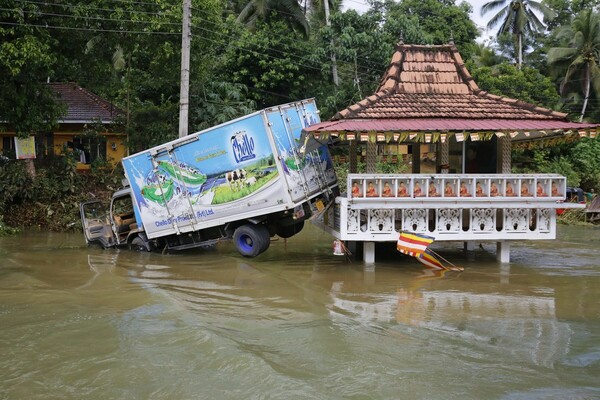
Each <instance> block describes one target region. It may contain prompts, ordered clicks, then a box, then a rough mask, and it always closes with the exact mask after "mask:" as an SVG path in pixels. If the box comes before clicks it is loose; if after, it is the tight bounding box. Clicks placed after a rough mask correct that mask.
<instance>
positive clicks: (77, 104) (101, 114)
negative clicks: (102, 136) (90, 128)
mask: <svg viewBox="0 0 600 400" xmlns="http://www.w3.org/2000/svg"><path fill="white" fill-rule="evenodd" d="M48 86H50V88H52V90H53V91H54V92H55V93H56V96H57V99H58V100H59V101H61V102H63V103H65V104H66V106H67V113H66V114H65V115H64V116H63V117H62V119H60V120H59V122H61V123H90V122H94V121H97V120H98V119H100V120H101V121H102V122H103V123H111V122H113V120H114V119H115V117H116V116H118V115H119V114H122V113H123V111H122V110H120V109H118V108H117V107H115V106H114V105H113V104H112V103H110V102H108V101H106V100H104V99H103V98H101V97H99V96H97V95H95V94H94V93H92V92H90V91H88V90H86V89H84V88H82V87H81V86H78V85H77V84H75V83H48Z"/></svg>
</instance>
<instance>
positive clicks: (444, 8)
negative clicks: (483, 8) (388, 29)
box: [387, 0, 479, 58]
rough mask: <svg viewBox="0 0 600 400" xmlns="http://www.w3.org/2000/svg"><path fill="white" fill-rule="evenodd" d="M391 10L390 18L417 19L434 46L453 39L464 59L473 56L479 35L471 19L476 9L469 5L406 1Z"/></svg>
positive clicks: (431, 1)
mask: <svg viewBox="0 0 600 400" xmlns="http://www.w3.org/2000/svg"><path fill="white" fill-rule="evenodd" d="M389 7H390V8H389V12H388V14H387V18H388V19H395V18H399V17H400V16H402V15H411V16H416V17H417V18H418V21H419V25H420V26H421V29H422V30H423V31H424V32H426V33H427V35H429V37H430V38H431V40H432V43H431V44H446V43H448V42H450V40H451V39H453V40H454V43H455V44H456V46H457V47H458V48H459V50H460V51H461V53H462V55H463V57H466V58H469V57H470V54H471V51H472V47H473V46H474V45H475V39H476V38H477V36H478V34H479V32H478V31H477V26H476V25H475V23H474V22H473V21H472V20H471V19H470V17H469V13H470V12H471V11H472V9H471V6H470V5H469V4H468V3H466V2H461V3H460V4H459V5H456V4H455V1H453V0H447V1H438V0H403V1H401V2H399V3H393V4H391V5H390V6H389Z"/></svg>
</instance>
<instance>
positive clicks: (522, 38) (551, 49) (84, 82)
mask: <svg viewBox="0 0 600 400" xmlns="http://www.w3.org/2000/svg"><path fill="white" fill-rule="evenodd" d="M325 1H327V0H325ZM599 3H600V0H573V1H570V0H543V1H542V2H536V1H533V0H512V1H508V0H495V1H491V2H488V3H487V4H485V5H484V6H483V8H482V9H481V10H473V9H472V8H471V6H470V5H469V4H468V3H466V2H459V1H457V0H442V1H439V0H399V1H391V0H370V1H369V5H370V7H369V8H368V10H367V11H365V12H362V13H359V12H357V11H355V10H353V9H347V8H346V7H344V5H345V6H352V3H350V2H348V3H347V4H346V3H342V2H340V1H339V0H332V1H329V3H328V5H329V12H330V18H329V22H330V23H329V24H327V23H326V18H325V12H324V1H323V0H311V1H308V0H303V1H297V0H228V1H219V0H193V1H192V20H191V21H192V22H191V31H192V35H193V39H192V49H191V76H190V128H189V130H190V131H192V132H193V131H196V130H200V129H203V128H206V127H209V126H212V125H215V124H218V123H221V122H224V121H227V120H229V119H232V118H236V117H238V116H241V115H244V114H247V113H249V112H251V111H253V110H256V109H260V108H263V107H265V106H271V105H275V104H280V103H284V102H288V101H293V100H297V99H301V98H308V97H315V98H316V100H317V104H318V105H319V108H320V109H321V117H322V118H323V119H326V118H329V117H331V116H332V115H333V114H334V113H335V112H336V111H338V110H340V109H343V108H344V107H346V106H348V105H349V104H352V103H354V102H356V101H359V100H360V99H362V98H364V97H365V96H367V95H369V94H371V93H372V92H373V91H374V90H375V88H376V87H377V85H378V82H379V79H380V78H381V75H382V73H383V71H384V70H385V68H386V66H387V64H388V62H389V59H390V56H391V54H392V52H393V49H394V46H395V45H396V43H397V42H398V41H399V40H403V41H404V42H405V43H416V44H443V43H448V42H450V41H453V42H454V43H455V44H456V46H457V47H458V49H459V51H460V52H461V55H462V56H463V58H464V60H465V61H466V63H467V65H468V68H469V70H470V71H471V73H472V74H473V76H474V78H475V80H476V81H477V82H478V85H479V86H480V87H481V88H482V89H483V90H486V91H489V92H491V93H496V94H502V95H506V96H510V97H514V98H518V99H522V100H525V101H528V102H532V103H535V104H538V105H541V106H544V107H548V108H551V109H555V110H559V111H563V112H567V113H568V114H569V115H570V117H571V118H572V119H573V120H580V121H583V120H584V121H588V122H599V121H600V72H599V60H600V57H599V54H600V36H599V35H600V33H599V29H600V28H599V23H600V22H599V20H600V16H599V13H598V11H599V9H598V8H599ZM491 11H496V12H495V13H494V14H492V15H491V18H490V20H489V24H488V25H489V27H496V28H498V31H497V34H496V33H494V34H493V36H492V37H490V38H487V40H485V41H484V42H481V41H479V42H478V41H477V40H476V39H477V38H478V36H479V34H480V32H479V31H478V29H477V26H476V25H475V23H474V22H472V20H471V19H470V13H472V12H476V13H480V12H483V14H484V15H488V12H491ZM181 14H182V11H181V1H179V0H178V1H176V0H145V1H125V0H85V1H79V2H75V1H63V2H39V1H29V0H5V1H4V2H3V5H2V7H0V129H11V130H16V132H17V134H18V135H19V136H21V137H27V136H29V135H32V134H34V133H36V132H40V131H47V130H49V129H51V128H52V126H54V125H55V124H56V121H57V120H58V119H59V118H60V116H61V114H62V113H63V112H64V109H63V108H62V107H61V106H60V105H59V104H57V103H56V102H55V101H54V99H53V98H52V96H51V95H50V93H49V92H48V90H47V88H46V86H45V85H44V83H45V82H48V81H51V82H76V83H77V84H79V85H81V86H83V87H85V88H86V89H89V90H90V91H92V92H95V93H97V94H98V95H100V96H101V97H103V98H106V99H108V100H110V101H111V102H113V103H114V104H116V105H117V106H118V107H119V108H121V109H122V110H124V115H123V119H122V121H120V126H119V129H121V130H123V131H125V132H127V134H128V138H129V143H128V145H129V147H130V150H131V151H138V150H141V149H143V148H146V147H148V146H152V145H155V144H158V143H161V142H164V141H166V140H169V139H173V138H175V137H177V126H178V103H179V79H180V60H181V53H180V49H181V20H182V18H181ZM333 65H335V70H337V75H338V79H339V83H338V84H337V85H336V84H335V83H334V79H333V77H332V66H333ZM515 155H516V156H517V158H518V160H520V161H519V163H517V164H516V167H515V168H518V170H527V169H532V168H533V169H536V170H537V171H547V172H562V173H564V174H566V175H567V176H569V179H570V182H569V183H570V184H572V185H581V186H582V187H583V188H584V189H585V190H587V191H589V190H591V189H595V190H596V191H598V189H600V165H597V164H598V162H597V160H599V159H600V146H599V145H598V139H588V140H583V141H579V142H576V143H574V144H563V145H560V146H556V147H554V148H550V149H548V148H545V149H529V150H522V151H519V152H518V153H517V154H515ZM5 156H7V157H8V158H9V159H13V158H14V154H10V153H7V154H5ZM22 168H24V167H23V166H22V165H20V164H19V163H17V162H14V161H9V162H4V161H2V160H0V187H2V190H1V191H0V216H2V215H3V216H4V218H3V219H4V222H5V224H8V225H11V226H12V225H14V224H16V225H19V224H23V218H21V217H17V215H19V213H20V215H21V216H23V215H26V216H27V218H25V219H26V220H29V222H30V223H31V224H33V222H32V221H33V220H34V219H35V220H36V221H38V222H37V224H40V222H39V221H41V220H43V216H44V215H45V216H46V221H49V220H50V219H52V218H49V217H48V216H52V217H53V218H54V220H57V221H61V222H60V223H57V224H52V223H49V222H44V223H41V224H42V225H43V226H44V227H49V228H52V229H59V228H63V229H64V228H65V227H67V226H68V224H69V223H70V222H67V221H68V219H67V218H65V219H64V220H61V219H59V218H55V217H56V215H57V213H58V212H64V213H73V212H75V211H74V210H75V209H74V206H73V205H74V204H76V203H77V202H78V201H79V200H80V197H83V196H87V195H88V193H89V192H91V191H92V188H93V187H94V186H96V187H98V186H100V187H108V186H111V185H116V184H117V183H118V181H119V180H120V177H119V176H118V174H119V171H110V170H107V169H106V165H103V164H102V163H101V162H99V163H98V164H97V165H94V167H93V169H92V173H91V174H89V175H86V176H81V175H78V174H75V173H74V172H73V164H72V163H71V162H70V161H69V160H68V159H60V160H54V161H53V162H51V163H50V164H49V165H48V167H47V168H44V169H41V170H39V173H38V174H37V175H36V176H31V175H28V174H25V173H23V170H22ZM516 170H517V169H516ZM115 182H116V183H115ZM24 207H25V208H24ZM27 207H29V208H30V209H35V211H34V212H29V213H25V214H23V212H24V210H25V209H26V208H27ZM30 216H31V218H29V217H30ZM34 216H35V218H34ZM19 218H21V219H19ZM71 221H72V218H71ZM25 224H27V223H25ZM0 226H5V225H4V224H2V223H1V222H0Z"/></svg>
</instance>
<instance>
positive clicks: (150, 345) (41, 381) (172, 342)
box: [0, 225, 600, 400]
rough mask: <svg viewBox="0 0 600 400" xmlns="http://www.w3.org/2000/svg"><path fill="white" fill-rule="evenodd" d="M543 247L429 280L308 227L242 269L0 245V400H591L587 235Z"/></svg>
mask: <svg viewBox="0 0 600 400" xmlns="http://www.w3.org/2000/svg"><path fill="white" fill-rule="evenodd" d="M558 234H559V239H558V240H556V241H540V242H526V243H522V244H518V245H517V244H515V245H513V247H512V254H511V255H512V258H511V263H510V264H505V265H500V264H498V263H496V261H495V254H494V250H495V245H494V244H491V243H489V244H485V243H484V244H482V246H481V247H479V246H478V247H476V249H475V250H474V251H472V252H471V253H469V254H466V255H465V254H464V253H463V252H462V246H459V245H446V246H442V247H436V249H437V250H438V251H440V252H441V253H442V254H443V255H444V256H445V257H446V258H448V259H449V260H451V261H453V262H454V263H456V264H459V265H462V266H464V267H465V272H463V273H448V274H446V275H443V276H442V275H436V274H433V273H431V272H430V271H427V270H424V269H423V268H422V267H421V265H420V264H419V263H417V262H415V261H414V260H412V259H410V258H408V257H406V256H403V255H401V254H399V253H393V252H392V253H391V254H389V255H385V256H381V257H380V254H381V253H378V259H377V263H376V264H375V266H374V268H364V267H363V265H362V263H361V262H357V261H355V262H350V261H348V260H346V259H344V258H343V257H336V256H333V255H332V251H331V242H332V239H331V237H330V236H328V235H327V234H325V233H321V232H320V231H318V230H317V229H316V228H314V227H312V226H308V225H307V227H306V228H305V230H304V231H303V232H302V233H301V234H299V235H298V236H295V237H293V238H291V239H289V240H288V241H287V242H285V241H283V240H278V241H274V242H273V243H272V244H271V248H270V249H269V250H268V251H267V252H266V253H264V254H262V255H261V256H259V257H258V258H255V259H244V258H242V257H240V256H238V255H237V253H236V252H235V250H234V249H233V247H232V245H231V244H230V243H223V244H220V245H219V246H217V248H216V249H215V250H211V251H191V252H183V253H176V254H154V253H153V254H139V253H135V252H131V251H128V250H120V251H119V250H101V249H96V248H87V247H86V246H85V244H84V242H83V239H82V236H81V235H79V234H56V233H24V234H21V235H19V236H15V237H8V238H0V327H1V329H0V349H1V354H2V357H1V358H0V382H1V383H0V398H2V399H49V398H57V399H82V398H85V399H103V400H106V399H240V398H248V399H401V398H406V399H409V398H410V399H484V398H489V399H565V398H570V399H594V398H600V380H599V378H598V377H599V376H600V257H599V254H600V253H599V251H598V247H599V246H598V245H599V243H600V230H599V229H597V228H587V227H586V228H581V227H565V226H559V232H558Z"/></svg>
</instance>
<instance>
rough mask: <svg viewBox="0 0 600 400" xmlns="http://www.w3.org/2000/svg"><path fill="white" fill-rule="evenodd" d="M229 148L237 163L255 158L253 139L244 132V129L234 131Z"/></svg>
mask: <svg viewBox="0 0 600 400" xmlns="http://www.w3.org/2000/svg"><path fill="white" fill-rule="evenodd" d="M231 149H232V150H233V156H234V157H235V161H236V162H237V163H241V162H243V161H247V160H252V159H253V158H256V154H254V139H253V138H252V137H249V136H248V135H247V134H246V131H239V132H236V133H235V134H234V135H233V136H232V137H231Z"/></svg>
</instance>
